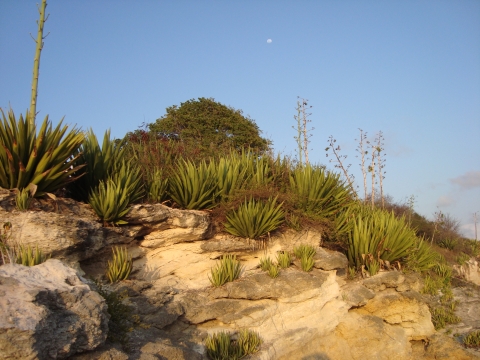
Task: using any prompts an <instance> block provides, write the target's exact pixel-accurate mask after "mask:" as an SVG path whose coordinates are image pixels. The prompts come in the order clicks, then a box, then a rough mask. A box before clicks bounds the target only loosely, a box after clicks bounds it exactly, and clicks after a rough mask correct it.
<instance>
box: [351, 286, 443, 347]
mask: <svg viewBox="0 0 480 360" xmlns="http://www.w3.org/2000/svg"><path fill="white" fill-rule="evenodd" d="M352 311H354V312H357V313H358V314H365V315H366V314H369V315H374V316H377V317H379V318H381V319H383V320H384V321H385V322H387V323H388V324H391V325H398V326H400V327H402V328H403V329H404V330H405V334H406V336H407V337H408V339H409V340H421V339H427V338H428V337H429V336H430V335H432V334H434V333H435V328H434V326H433V324H432V320H431V314H430V311H429V309H428V306H427V305H426V304H425V303H424V302H422V301H421V297H420V295H419V294H418V293H415V292H404V293H399V292H397V291H396V290H395V289H386V290H384V291H381V292H379V293H377V294H376V295H375V297H374V298H373V299H371V300H369V301H368V302H367V304H366V305H365V306H363V307H361V308H358V309H355V310H352Z"/></svg>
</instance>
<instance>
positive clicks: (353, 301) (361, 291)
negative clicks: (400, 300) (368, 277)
mask: <svg viewBox="0 0 480 360" xmlns="http://www.w3.org/2000/svg"><path fill="white" fill-rule="evenodd" d="M374 296H375V292H374V291H372V290H370V289H367V288H366V287H365V286H363V285H362V284H359V283H348V284H346V285H344V286H342V299H343V301H345V302H346V303H347V304H349V305H350V306H353V307H358V306H364V305H365V304H366V303H367V302H368V300H370V299H372V298H373V297H374Z"/></svg>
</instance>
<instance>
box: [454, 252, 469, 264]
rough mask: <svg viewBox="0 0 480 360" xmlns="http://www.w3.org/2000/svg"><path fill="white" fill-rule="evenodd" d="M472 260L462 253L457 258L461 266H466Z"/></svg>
mask: <svg viewBox="0 0 480 360" xmlns="http://www.w3.org/2000/svg"><path fill="white" fill-rule="evenodd" d="M468 260H470V256H468V255H467V254H465V253H464V252H461V253H460V255H458V256H457V263H458V264H459V265H465V263H466V262H467V261H468Z"/></svg>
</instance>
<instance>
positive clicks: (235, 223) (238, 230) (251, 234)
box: [225, 198, 284, 239]
mask: <svg viewBox="0 0 480 360" xmlns="http://www.w3.org/2000/svg"><path fill="white" fill-rule="evenodd" d="M283 219H284V212H283V210H282V204H278V205H277V198H274V199H272V198H270V199H268V201H267V202H265V203H264V202H261V201H255V200H253V199H252V198H251V199H250V200H246V201H245V202H244V203H243V204H242V205H240V206H239V208H238V209H237V210H236V211H233V212H231V213H230V214H228V215H227V222H226V223H225V230H226V231H227V232H228V233H230V234H232V235H235V236H240V237H244V238H247V239H258V238H260V237H261V236H263V235H265V234H267V233H269V232H271V231H273V230H275V229H277V228H278V227H279V226H280V225H281V224H282V222H283Z"/></svg>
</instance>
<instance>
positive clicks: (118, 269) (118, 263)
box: [107, 246, 133, 284]
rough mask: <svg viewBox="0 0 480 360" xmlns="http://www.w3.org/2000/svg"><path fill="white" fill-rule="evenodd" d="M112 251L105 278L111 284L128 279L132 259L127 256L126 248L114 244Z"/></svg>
mask: <svg viewBox="0 0 480 360" xmlns="http://www.w3.org/2000/svg"><path fill="white" fill-rule="evenodd" d="M112 253H113V257H112V261H108V265H107V278H108V280H109V281H110V283H112V284H113V283H116V282H118V281H120V280H126V279H128V277H129V276H130V273H131V272H132V267H133V260H132V257H131V256H128V252H127V248H120V247H117V246H115V247H114V248H112Z"/></svg>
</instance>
